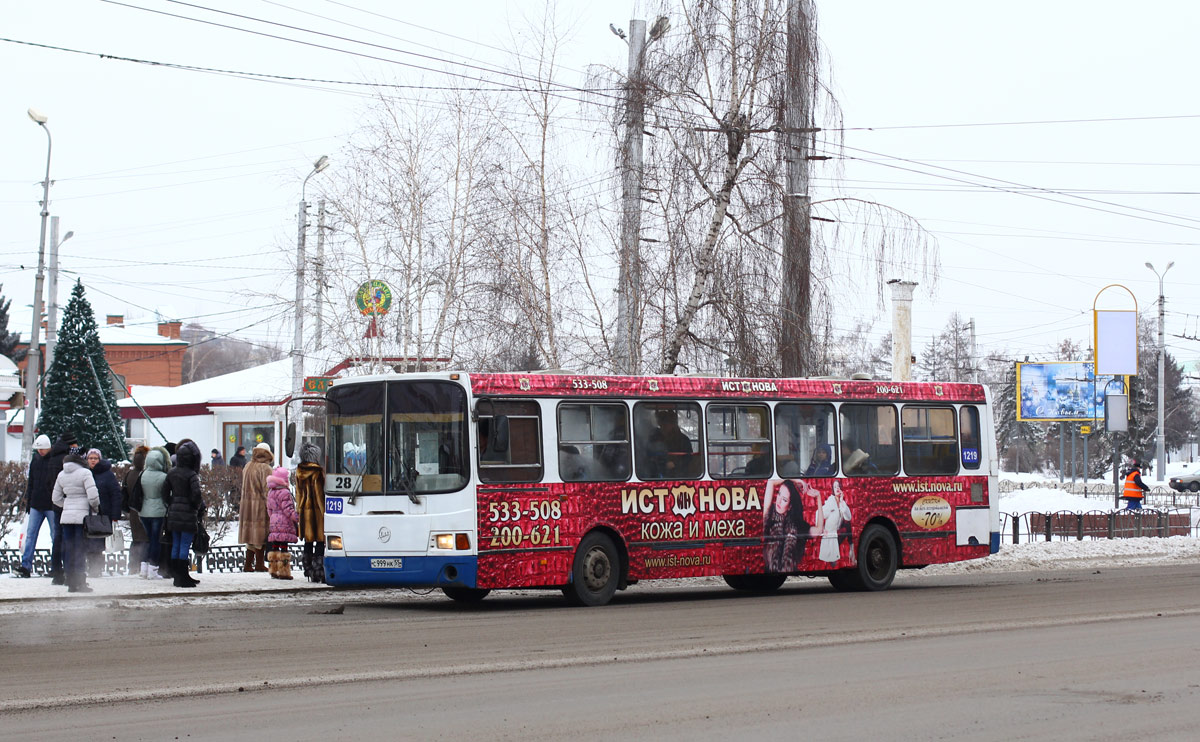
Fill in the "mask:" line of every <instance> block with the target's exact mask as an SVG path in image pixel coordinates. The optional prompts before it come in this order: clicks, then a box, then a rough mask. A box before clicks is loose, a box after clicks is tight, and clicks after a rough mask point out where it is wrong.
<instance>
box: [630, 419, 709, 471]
mask: <svg viewBox="0 0 1200 742" xmlns="http://www.w3.org/2000/svg"><path fill="white" fill-rule="evenodd" d="M633 441H634V447H635V448H636V450H637V459H636V463H637V476H638V479H646V480H652V479H699V478H700V477H702V476H704V441H703V440H702V438H701V433H700V405H699V404H697V403H695V402H639V403H638V404H637V405H635V406H634V408H633Z"/></svg>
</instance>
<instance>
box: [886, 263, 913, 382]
mask: <svg viewBox="0 0 1200 742" xmlns="http://www.w3.org/2000/svg"><path fill="white" fill-rule="evenodd" d="M888 285H889V286H891V287H892V378H893V379H895V380H896V381H910V380H911V379H912V298H913V289H914V288H916V286H917V284H916V283H915V282H913V281H901V280H900V279H898V278H893V279H892V280H890V281H888Z"/></svg>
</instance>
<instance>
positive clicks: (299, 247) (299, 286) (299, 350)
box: [292, 155, 329, 394]
mask: <svg viewBox="0 0 1200 742" xmlns="http://www.w3.org/2000/svg"><path fill="white" fill-rule="evenodd" d="M327 167H329V158H328V157H326V156H325V155H321V157H320V158H319V159H318V160H317V161H316V162H314V163H313V169H312V172H310V173H309V174H308V175H307V176H305V178H304V183H302V184H301V186H300V220H299V221H300V226H299V234H298V236H297V238H296V326H295V334H294V335H293V337H292V389H293V391H294V392H295V393H297V394H298V393H300V391H301V390H302V389H303V385H304V260H305V258H304V233H305V231H306V227H307V226H308V225H307V224H306V221H307V220H306V218H305V217H306V216H307V215H308V214H307V212H308V204H307V203H305V201H304V189H305V188H306V187H308V179H309V178H311V177H312V176H314V175H316V174H317V173H319V172H321V171H322V170H324V169H325V168H327Z"/></svg>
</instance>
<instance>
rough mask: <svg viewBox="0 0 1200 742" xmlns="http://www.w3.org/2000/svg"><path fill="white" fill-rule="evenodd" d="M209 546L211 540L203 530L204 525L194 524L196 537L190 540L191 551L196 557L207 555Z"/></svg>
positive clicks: (200, 523)
mask: <svg viewBox="0 0 1200 742" xmlns="http://www.w3.org/2000/svg"><path fill="white" fill-rule="evenodd" d="M211 544H212V539H211V538H210V537H209V535H208V531H207V530H206V529H205V528H204V523H202V522H198V523H196V537H195V538H194V539H192V551H193V552H194V553H196V554H198V555H203V554H207V553H208V549H209V546H210V545H211Z"/></svg>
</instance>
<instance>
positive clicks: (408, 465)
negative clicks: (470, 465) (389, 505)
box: [325, 381, 468, 495]
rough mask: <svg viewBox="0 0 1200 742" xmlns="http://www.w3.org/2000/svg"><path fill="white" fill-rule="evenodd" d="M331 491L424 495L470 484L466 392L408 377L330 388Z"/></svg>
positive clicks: (328, 474)
mask: <svg viewBox="0 0 1200 742" xmlns="http://www.w3.org/2000/svg"><path fill="white" fill-rule="evenodd" d="M328 400H329V411H328V429H329V433H328V436H329V438H328V440H329V456H328V461H329V471H328V473H327V476H326V482H325V489H326V491H327V492H331V493H335V492H341V493H346V494H361V495H371V494H401V495H418V494H426V493H435V492H452V491H456V490H460V489H462V488H463V487H465V486H466V484H467V471H468V469H467V467H466V465H465V463H464V462H466V461H467V448H466V447H467V441H466V434H465V431H466V415H467V399H466V393H465V392H464V391H463V389H462V388H461V387H459V386H458V385H456V384H451V383H446V382H437V381H400V382H388V383H384V382H379V383H369V384H346V385H345V386H341V387H338V386H335V387H334V388H332V389H330V390H329V396H328Z"/></svg>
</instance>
